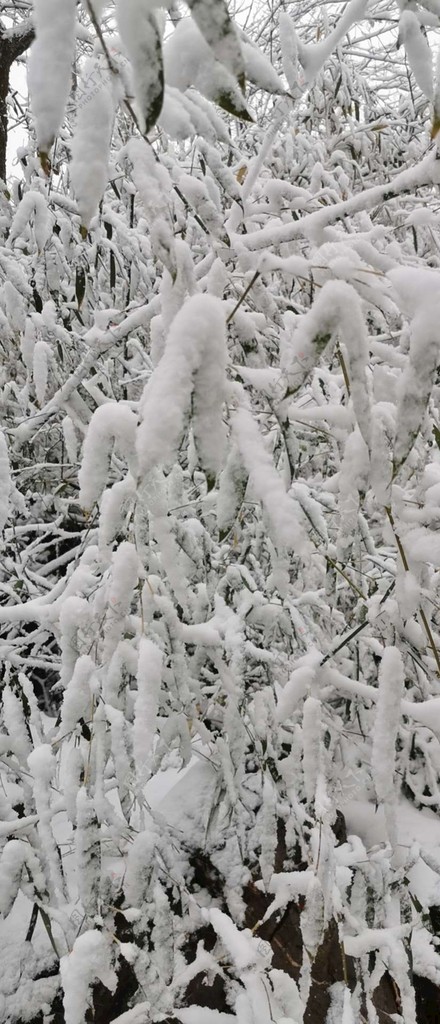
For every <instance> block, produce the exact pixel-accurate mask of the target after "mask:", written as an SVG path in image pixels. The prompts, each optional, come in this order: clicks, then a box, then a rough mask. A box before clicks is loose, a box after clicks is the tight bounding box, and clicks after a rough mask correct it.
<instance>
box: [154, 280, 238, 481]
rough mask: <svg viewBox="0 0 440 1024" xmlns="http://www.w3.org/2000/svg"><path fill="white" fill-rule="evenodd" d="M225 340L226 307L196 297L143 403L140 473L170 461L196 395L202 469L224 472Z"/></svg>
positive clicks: (177, 322) (174, 330) (176, 324)
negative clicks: (222, 463)
mask: <svg viewBox="0 0 440 1024" xmlns="http://www.w3.org/2000/svg"><path fill="white" fill-rule="evenodd" d="M225 366H226V340H225V317H224V313H223V309H222V304H221V302H220V301H219V300H218V299H216V298H215V297H214V296H209V295H194V296H192V297H191V298H189V299H187V301H186V303H185V304H184V306H183V307H182V309H181V310H180V311H179V313H177V315H176V316H175V318H174V320H173V322H172V324H171V328H170V330H169V333H168V337H167V339H166V345H165V351H164V354H163V356H162V359H161V360H160V363H159V365H158V366H157V367H156V369H155V370H154V372H153V374H152V376H151V378H150V380H149V382H148V384H147V386H146V388H145V391H144V394H143V396H142V400H141V416H142V420H141V424H140V427H139V430H138V434H137V439H136V450H137V455H138V461H139V471H140V474H141V476H143V477H145V476H146V474H147V473H149V472H150V471H151V469H152V468H153V467H154V466H157V465H163V464H166V463H167V462H169V461H170V459H171V458H172V455H173V453H174V451H175V449H176V446H177V444H178V440H179V436H180V433H181V431H182V430H183V426H184V418H185V415H186V414H187V413H188V412H189V406H190V401H191V395H193V427H194V432H195V435H196V438H197V441H196V443H197V445H198V454H199V457H200V460H201V463H202V466H203V467H204V468H206V469H207V470H208V471H210V472H216V471H217V469H218V468H219V460H220V459H221V455H222V444H221V439H222V435H223V432H224V431H223V422H222V408H223V399H224V396H225Z"/></svg>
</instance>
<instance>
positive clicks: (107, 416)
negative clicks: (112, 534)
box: [78, 402, 137, 509]
mask: <svg viewBox="0 0 440 1024" xmlns="http://www.w3.org/2000/svg"><path fill="white" fill-rule="evenodd" d="M136 426H137V417H136V415H135V413H134V412H132V410H131V409H130V408H129V407H128V406H124V405H121V404H120V403H118V404H116V403H113V402H108V403H106V404H105V405H101V406H99V408H98V409H96V410H95V412H94V414H93V416H92V419H91V421H90V424H89V427H88V430H87V434H86V439H85V442H84V450H83V458H82V463H81V468H80V471H79V474H78V480H79V485H80V501H81V504H82V506H83V508H86V509H91V508H92V507H93V505H94V504H95V502H96V501H98V500H99V498H100V497H101V494H102V491H103V490H104V487H105V485H106V482H107V476H108V469H109V463H110V457H111V453H112V449H113V445H114V444H115V445H116V447H117V450H118V451H120V452H121V454H122V455H124V456H125V457H126V459H127V461H128V463H129V465H130V466H133V448H134V437H135V431H136Z"/></svg>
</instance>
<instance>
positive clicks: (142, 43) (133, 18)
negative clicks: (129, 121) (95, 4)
mask: <svg viewBox="0 0 440 1024" xmlns="http://www.w3.org/2000/svg"><path fill="white" fill-rule="evenodd" d="M155 6H158V5H155V4H151V3H148V2H147V3H145V0H118V2H117V3H116V20H117V25H118V29H119V33H120V36H121V40H122V43H123V45H124V47H125V50H126V52H127V54H128V56H129V58H130V62H131V66H132V69H133V80H134V87H135V95H136V101H137V110H138V112H139V120H140V125H141V129H142V131H143V132H145V131H148V130H149V128H150V127H152V124H153V123H154V121H156V120H157V117H158V116H159V114H160V110H161V107H162V98H163V69H162V58H161V45H160V42H161V40H160V33H159V29H158V23H157V20H156V18H155V13H154V7H155Z"/></svg>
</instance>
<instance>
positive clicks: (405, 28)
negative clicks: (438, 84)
mask: <svg viewBox="0 0 440 1024" xmlns="http://www.w3.org/2000/svg"><path fill="white" fill-rule="evenodd" d="M399 39H400V40H401V41H402V42H403V43H404V46H405V51H406V56H407V58H408V64H409V66H410V68H411V71H412V73H413V75H414V78H415V80H416V82H417V85H418V86H419V89H421V90H422V92H423V93H424V95H425V96H426V97H427V99H429V100H432V99H433V98H434V83H433V75H432V56H431V49H430V46H429V43H428V41H427V39H426V36H425V34H424V32H423V31H422V29H421V26H420V23H419V21H418V18H417V17H416V15H415V13H414V11H412V10H410V8H406V9H405V10H403V11H402V13H401V15H400V21H399Z"/></svg>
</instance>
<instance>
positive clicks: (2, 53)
mask: <svg viewBox="0 0 440 1024" xmlns="http://www.w3.org/2000/svg"><path fill="white" fill-rule="evenodd" d="M33 38H34V30H33V28H32V25H31V23H30V21H29V22H28V21H26V22H25V23H23V25H19V26H17V29H16V30H5V29H4V27H3V26H1V25H0V178H2V179H3V181H6V153H7V146H8V92H9V75H10V71H11V67H12V64H13V63H14V61H15V60H17V57H20V56H21V54H22V53H25V51H26V50H27V49H28V47H29V46H30V44H31V42H32V40H33Z"/></svg>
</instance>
